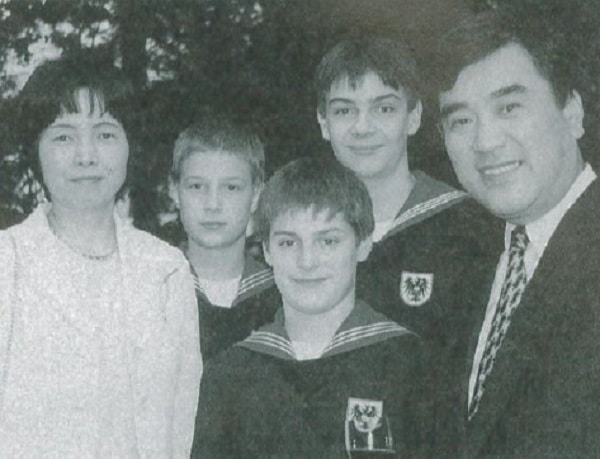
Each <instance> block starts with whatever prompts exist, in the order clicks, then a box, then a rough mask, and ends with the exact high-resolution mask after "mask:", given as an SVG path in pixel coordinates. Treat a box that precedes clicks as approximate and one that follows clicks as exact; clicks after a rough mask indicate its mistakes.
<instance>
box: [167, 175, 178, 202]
mask: <svg viewBox="0 0 600 459" xmlns="http://www.w3.org/2000/svg"><path fill="white" fill-rule="evenodd" d="M169 197H170V198H171V199H172V200H173V202H174V203H175V207H177V208H178V209H179V190H178V189H177V184H176V183H175V182H174V181H173V179H172V178H170V179H169Z"/></svg>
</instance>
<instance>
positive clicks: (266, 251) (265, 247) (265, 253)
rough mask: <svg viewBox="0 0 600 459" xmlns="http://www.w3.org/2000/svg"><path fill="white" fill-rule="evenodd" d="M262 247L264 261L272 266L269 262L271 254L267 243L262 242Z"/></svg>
mask: <svg viewBox="0 0 600 459" xmlns="http://www.w3.org/2000/svg"><path fill="white" fill-rule="evenodd" d="M262 247H263V256H264V257H265V261H266V262H267V264H268V265H269V266H270V267H273V265H272V264H271V254H270V253H269V244H267V243H266V242H263V243H262Z"/></svg>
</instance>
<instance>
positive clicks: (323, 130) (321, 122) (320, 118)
mask: <svg viewBox="0 0 600 459" xmlns="http://www.w3.org/2000/svg"><path fill="white" fill-rule="evenodd" d="M317 121H318V122H319V126H320V127H321V136H322V137H323V139H325V140H331V135H329V127H328V126H327V118H326V117H324V116H323V115H321V112H320V111H319V109H317Z"/></svg>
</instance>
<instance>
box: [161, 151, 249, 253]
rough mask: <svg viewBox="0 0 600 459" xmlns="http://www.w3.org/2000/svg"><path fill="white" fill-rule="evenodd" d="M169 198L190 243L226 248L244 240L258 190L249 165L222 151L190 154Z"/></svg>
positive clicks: (183, 163)
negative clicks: (176, 206) (176, 208)
mask: <svg viewBox="0 0 600 459" xmlns="http://www.w3.org/2000/svg"><path fill="white" fill-rule="evenodd" d="M170 193H171V197H172V199H173V200H174V201H175V202H176V203H177V204H178V206H179V216H180V218H181V222H182V224H183V227H184V229H185V231H186V233H187V235H188V239H189V241H190V243H194V244H197V245H198V246H200V247H204V248H225V247H230V246H232V245H233V244H235V243H237V242H239V241H241V240H244V239H245V236H246V227H247V225H248V221H249V219H250V216H251V214H252V212H254V210H255V208H256V204H257V201H258V195H259V190H258V189H257V188H256V187H254V186H253V184H252V174H251V168H250V164H249V163H248V162H247V161H244V160H243V159H242V158H239V157H237V156H235V155H234V154H230V153H227V152H223V151H213V152H197V153H192V154H191V155H190V156H188V157H187V158H186V159H185V160H183V161H182V163H181V175H180V178H179V182H178V183H177V184H173V185H172V186H171V190H170Z"/></svg>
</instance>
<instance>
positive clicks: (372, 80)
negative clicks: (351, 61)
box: [327, 70, 404, 100]
mask: <svg viewBox="0 0 600 459" xmlns="http://www.w3.org/2000/svg"><path fill="white" fill-rule="evenodd" d="M363 94H366V95H373V94H378V95H385V94H394V95H398V94H401V95H403V94H404V89H403V88H402V87H399V88H394V87H392V86H389V85H387V84H386V83H384V81H383V79H382V78H381V77H380V76H379V75H378V74H377V73H375V72H373V71H371V70H369V71H367V72H365V73H363V74H361V75H358V76H355V77H351V76H350V75H349V74H343V75H341V76H340V77H338V78H337V79H336V80H335V81H334V82H333V83H332V84H331V87H330V88H329V93H328V94H327V96H328V97H327V98H328V100H331V99H335V98H337V97H340V96H347V97H352V96H357V95H358V96H360V95H363Z"/></svg>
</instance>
